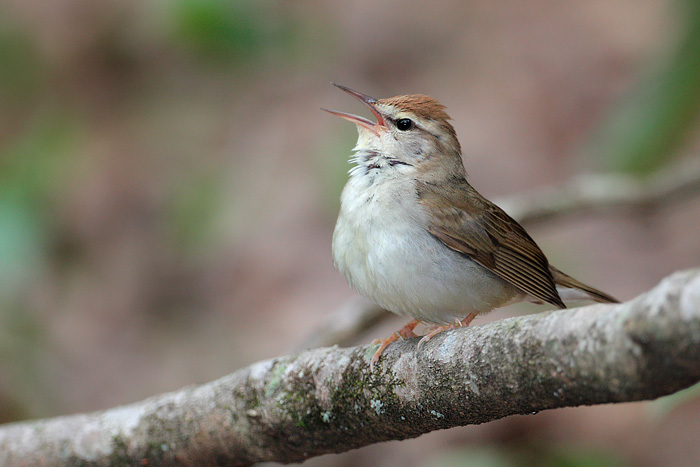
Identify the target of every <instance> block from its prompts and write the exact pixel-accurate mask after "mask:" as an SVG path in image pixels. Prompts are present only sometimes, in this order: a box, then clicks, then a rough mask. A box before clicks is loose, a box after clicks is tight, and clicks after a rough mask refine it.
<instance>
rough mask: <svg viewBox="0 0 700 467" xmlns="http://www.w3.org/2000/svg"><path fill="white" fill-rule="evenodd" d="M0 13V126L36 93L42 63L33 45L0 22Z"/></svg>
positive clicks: (27, 103)
mask: <svg viewBox="0 0 700 467" xmlns="http://www.w3.org/2000/svg"><path fill="white" fill-rule="evenodd" d="M2 17H3V15H2V12H1V11H0V64H2V65H1V66H0V106H2V112H0V126H1V125H3V124H7V123H9V122H4V121H3V119H2V117H9V115H10V113H11V112H16V111H19V113H20V114H23V113H24V112H23V107H24V108H26V107H27V106H29V104H30V103H31V102H32V101H33V100H34V99H35V98H36V95H37V93H38V92H39V90H40V84H41V81H42V79H41V77H42V72H43V70H44V64H43V63H42V62H41V60H40V57H39V54H38V53H37V51H36V48H35V47H34V44H33V43H32V42H31V41H30V40H29V39H28V38H27V37H26V36H25V35H23V34H21V33H20V32H19V31H17V30H16V29H14V28H13V27H11V26H9V25H8V24H6V23H5V21H3V20H2Z"/></svg>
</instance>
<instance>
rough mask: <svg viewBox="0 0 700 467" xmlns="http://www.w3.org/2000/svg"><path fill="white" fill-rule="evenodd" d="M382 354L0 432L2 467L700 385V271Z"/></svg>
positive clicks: (403, 432)
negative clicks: (372, 362)
mask: <svg viewBox="0 0 700 467" xmlns="http://www.w3.org/2000/svg"><path fill="white" fill-rule="evenodd" d="M417 342H418V340H417V339H409V340H405V341H400V342H397V343H395V344H392V345H391V346H390V347H389V348H388V349H387V351H386V352H385V353H384V355H383V356H382V359H381V360H380V362H379V364H377V365H376V366H375V368H374V369H370V366H369V359H370V357H371V355H372V350H373V349H372V348H370V347H368V346H360V347H354V348H348V349H341V348H337V347H334V348H323V349H315V350H310V351H305V352H301V353H299V354H297V355H292V356H286V357H280V358H276V359H272V360H267V361H263V362H260V363H256V364H254V365H251V366H250V367H248V368H245V369H242V370H239V371H237V372H235V373H233V374H231V375H229V376H225V377H223V378H221V379H219V380H217V381H214V382H211V383H208V384H204V385H200V386H192V387H187V388H184V389H182V390H180V391H176V392H172V393H169V394H163V395H159V396H155V397H152V398H150V399H147V400H145V401H143V402H139V403H135V404H132V405H128V406H125V407H119V408H114V409H110V410H106V411H103V412H96V413H91V414H83V415H73V416H68V417H59V418H54V419H48V420H39V421H28V422H21V423H14V424H8V425H5V426H2V427H0V465H12V466H35V465H43V466H76V465H86V464H89V465H96V466H101V465H178V466H190V465H198V466H204V465H249V464H252V463H255V462H260V461H279V462H294V461H301V460H303V459H306V458H308V457H312V456H317V455H320V454H325V453H337V452H343V451H347V450H349V449H353V448H357V447H361V446H366V445H368V444H372V443H376V442H379V441H385V440H394V439H405V438H412V437H416V436H419V435H421V434H423V433H427V432H429V431H433V430H437V429H443V428H450V427H454V426H460V425H468V424H477V423H484V422H488V421H490V420H495V419H498V418H501V417H505V416H508V415H513V414H529V413H533V412H538V411H540V410H545V409H552V408H557V407H573V406H579V405H589V404H604V403H611V402H626V401H637V400H644V399H654V398H657V397H659V396H663V395H666V394H671V393H673V392H675V391H678V390H680V389H683V388H686V387H688V386H690V385H692V384H693V383H695V382H697V381H698V380H700V269H696V270H691V271H685V272H680V273H676V274H674V275H672V276H670V277H668V278H667V279H665V280H664V281H662V282H661V284H659V285H658V286H657V287H655V288H654V289H652V290H651V291H650V292H648V293H646V294H644V295H642V296H640V297H637V298H636V299H634V300H631V301H629V302H627V303H623V304H620V305H593V306H588V307H583V308H578V309H572V310H560V311H553V312H546V313H540V314H536V315H530V316H525V317H518V318H511V319H504V320H501V321H497V322H493V323H489V324H486V325H481V326H473V327H469V328H461V329H457V330H453V331H449V332H445V333H442V334H440V335H438V336H436V337H435V338H434V339H432V340H431V341H430V342H428V343H427V344H426V345H424V346H423V347H422V348H421V350H420V351H416V344H417Z"/></svg>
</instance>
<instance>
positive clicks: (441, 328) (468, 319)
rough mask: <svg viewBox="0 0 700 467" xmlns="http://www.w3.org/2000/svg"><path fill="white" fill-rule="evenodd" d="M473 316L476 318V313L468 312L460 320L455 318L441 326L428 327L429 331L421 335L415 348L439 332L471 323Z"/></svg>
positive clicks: (418, 348)
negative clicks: (452, 321) (450, 322)
mask: <svg viewBox="0 0 700 467" xmlns="http://www.w3.org/2000/svg"><path fill="white" fill-rule="evenodd" d="M474 318H476V313H469V314H468V315H467V317H466V318H464V319H463V320H462V321H460V320H458V319H456V318H455V322H454V323H452V324H445V325H442V326H433V327H432V328H430V332H429V333H428V334H426V335H425V336H423V338H422V339H421V340H420V341H419V342H418V347H416V349H417V350H420V348H421V346H422V345H423V344H425V343H426V342H428V341H429V340H430V339H432V338H433V337H435V336H437V335H438V334H440V333H441V332H444V331H448V330H450V329H455V328H461V327H465V328H466V327H467V326H469V324H471V322H472V321H474Z"/></svg>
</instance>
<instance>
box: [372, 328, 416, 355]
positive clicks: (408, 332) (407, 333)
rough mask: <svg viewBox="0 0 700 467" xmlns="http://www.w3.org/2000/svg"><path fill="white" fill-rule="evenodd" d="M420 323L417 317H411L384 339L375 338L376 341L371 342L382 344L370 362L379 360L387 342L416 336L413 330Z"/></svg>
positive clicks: (387, 344)
mask: <svg viewBox="0 0 700 467" xmlns="http://www.w3.org/2000/svg"><path fill="white" fill-rule="evenodd" d="M419 324H420V321H418V320H417V319H413V320H411V321H409V322H408V324H406V326H404V327H402V328H401V329H399V330H398V331H396V332H395V333H394V334H392V335H391V336H389V337H387V338H386V339H377V340H376V341H374V342H372V344H378V343H381V344H382V345H380V346H379V349H377V351H376V352H375V353H374V356H373V357H372V363H373V364H374V363H376V362H378V361H379V357H380V356H381V355H382V352H384V349H386V348H387V347H388V346H389V344H391V343H392V342H394V341H397V340H399V339H408V338H410V337H417V336H416V334H415V333H414V332H413V330H414V329H415V328H416V326H418V325H419Z"/></svg>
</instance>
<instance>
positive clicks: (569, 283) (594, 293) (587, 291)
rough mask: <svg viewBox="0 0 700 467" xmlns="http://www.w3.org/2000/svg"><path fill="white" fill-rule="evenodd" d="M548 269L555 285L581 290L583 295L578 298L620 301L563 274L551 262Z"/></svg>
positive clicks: (603, 301) (604, 301) (607, 301)
mask: <svg viewBox="0 0 700 467" xmlns="http://www.w3.org/2000/svg"><path fill="white" fill-rule="evenodd" d="M549 271H550V272H551V273H552V278H553V279H554V283H555V284H556V285H557V286H561V287H565V288H569V289H574V290H577V291H580V292H583V295H582V296H581V297H580V298H588V299H590V300H593V301H596V302H600V303H620V301H619V300H618V299H616V298H615V297H611V296H610V295H608V294H606V293H605V292H601V291H600V290H598V289H594V288H593V287H591V286H589V285H586V284H584V283H583V282H579V281H577V280H576V279H574V278H573V277H571V276H569V275H567V274H564V273H563V272H561V271H560V270H559V269H557V268H555V267H554V266H552V265H551V264H550V265H549ZM576 298H578V297H576Z"/></svg>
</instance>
